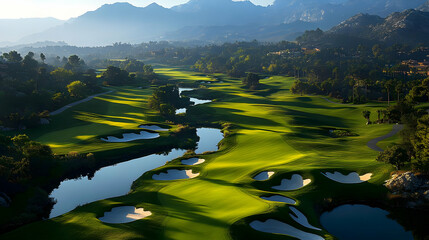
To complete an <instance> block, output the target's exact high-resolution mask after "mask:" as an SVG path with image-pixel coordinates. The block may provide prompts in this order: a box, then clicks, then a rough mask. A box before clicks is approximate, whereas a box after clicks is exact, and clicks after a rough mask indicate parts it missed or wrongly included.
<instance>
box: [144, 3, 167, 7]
mask: <svg viewBox="0 0 429 240" xmlns="http://www.w3.org/2000/svg"><path fill="white" fill-rule="evenodd" d="M146 8H164V7H163V6H161V5H159V4H158V3H156V2H153V3H151V4H149V5H147V6H146Z"/></svg>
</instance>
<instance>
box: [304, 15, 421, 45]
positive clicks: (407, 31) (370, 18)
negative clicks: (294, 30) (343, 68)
mask: <svg viewBox="0 0 429 240" xmlns="http://www.w3.org/2000/svg"><path fill="white" fill-rule="evenodd" d="M427 36H429V12H422V11H418V10H412V9H409V10H405V11H403V12H395V13H393V14H391V15H389V16H387V17H386V18H381V17H379V16H375V15H369V14H358V15H356V16H354V17H352V18H350V19H348V20H346V21H344V22H342V23H341V24H339V25H338V26H335V27H333V28H332V29H330V30H329V31H327V32H324V33H321V32H315V31H313V32H307V33H305V34H304V35H303V36H301V37H299V38H298V40H299V41H300V42H301V43H302V44H304V45H314V46H327V45H329V46H334V45H344V44H355V45H356V44H361V43H365V44H375V43H385V44H396V43H401V44H408V45H412V46H415V45H419V44H428V43H429V39H428V38H427Z"/></svg>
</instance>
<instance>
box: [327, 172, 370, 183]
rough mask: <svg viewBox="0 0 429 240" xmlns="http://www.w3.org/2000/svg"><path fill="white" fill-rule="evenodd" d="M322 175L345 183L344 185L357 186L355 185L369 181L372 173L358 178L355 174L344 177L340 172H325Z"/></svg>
mask: <svg viewBox="0 0 429 240" xmlns="http://www.w3.org/2000/svg"><path fill="white" fill-rule="evenodd" d="M322 175H323V176H325V177H327V178H329V179H331V180H333V181H335V182H339V183H345V184H357V183H363V182H366V181H368V180H370V179H371V176H372V173H367V174H365V175H362V176H359V174H358V173H357V172H352V173H349V174H348V175H344V174H342V173H340V172H334V173H330V172H326V173H323V172H322Z"/></svg>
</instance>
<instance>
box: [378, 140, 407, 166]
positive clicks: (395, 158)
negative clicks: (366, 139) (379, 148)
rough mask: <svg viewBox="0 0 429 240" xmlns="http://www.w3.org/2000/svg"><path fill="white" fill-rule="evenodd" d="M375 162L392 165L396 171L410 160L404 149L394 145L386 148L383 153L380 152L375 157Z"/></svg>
mask: <svg viewBox="0 0 429 240" xmlns="http://www.w3.org/2000/svg"><path fill="white" fill-rule="evenodd" d="M377 161H380V162H385V163H389V164H392V165H394V166H395V168H396V170H399V169H401V167H403V166H404V165H405V163H407V162H410V161H411V158H410V156H409V155H408V152H407V150H406V149H405V148H403V147H402V146H398V145H396V146H393V147H388V148H387V149H386V150H385V151H384V152H381V153H380V154H379V155H378V157H377Z"/></svg>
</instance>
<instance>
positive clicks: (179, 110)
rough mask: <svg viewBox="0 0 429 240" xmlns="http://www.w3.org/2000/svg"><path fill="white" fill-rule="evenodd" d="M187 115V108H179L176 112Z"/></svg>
mask: <svg viewBox="0 0 429 240" xmlns="http://www.w3.org/2000/svg"><path fill="white" fill-rule="evenodd" d="M181 113H186V108H179V109H177V110H176V114H181Z"/></svg>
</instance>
